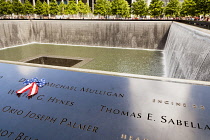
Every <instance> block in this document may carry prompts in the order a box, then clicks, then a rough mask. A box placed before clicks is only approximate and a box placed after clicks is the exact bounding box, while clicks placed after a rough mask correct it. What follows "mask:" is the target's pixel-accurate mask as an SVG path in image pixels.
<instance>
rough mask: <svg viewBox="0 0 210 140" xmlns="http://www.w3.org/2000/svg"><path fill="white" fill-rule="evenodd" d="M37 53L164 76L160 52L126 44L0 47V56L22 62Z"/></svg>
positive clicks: (112, 69)
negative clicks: (121, 45) (112, 46)
mask: <svg viewBox="0 0 210 140" xmlns="http://www.w3.org/2000/svg"><path fill="white" fill-rule="evenodd" d="M39 57H51V58H52V57H54V58H67V59H76V60H83V61H82V62H81V63H80V64H77V65H74V66H72V67H76V68H83V69H91V70H101V71H110V72H119V73H131V74H139V75H151V76H164V63H163V59H164V56H163V52H162V51H159V50H140V49H126V48H105V47H87V46H86V47H85V46H68V45H53V44H29V45H24V46H18V47H12V48H7V49H2V50H0V59H1V60H9V61H19V62H26V61H29V60H32V59H35V58H39Z"/></svg>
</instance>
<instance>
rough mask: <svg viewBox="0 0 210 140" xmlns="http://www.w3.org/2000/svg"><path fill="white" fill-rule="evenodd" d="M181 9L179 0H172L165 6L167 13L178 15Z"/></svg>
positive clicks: (173, 15)
mask: <svg viewBox="0 0 210 140" xmlns="http://www.w3.org/2000/svg"><path fill="white" fill-rule="evenodd" d="M180 10H181V4H180V2H179V0H171V1H170V2H169V3H168V4H167V5H166V7H165V15H166V16H172V17H178V16H179V14H180Z"/></svg>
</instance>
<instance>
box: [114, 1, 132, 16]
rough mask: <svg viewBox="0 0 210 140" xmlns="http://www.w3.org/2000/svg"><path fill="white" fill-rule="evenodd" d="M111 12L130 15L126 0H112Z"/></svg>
mask: <svg viewBox="0 0 210 140" xmlns="http://www.w3.org/2000/svg"><path fill="white" fill-rule="evenodd" d="M112 14H113V15H119V16H121V17H129V16H130V6H129V4H128V2H127V1H126V0H113V1H112Z"/></svg>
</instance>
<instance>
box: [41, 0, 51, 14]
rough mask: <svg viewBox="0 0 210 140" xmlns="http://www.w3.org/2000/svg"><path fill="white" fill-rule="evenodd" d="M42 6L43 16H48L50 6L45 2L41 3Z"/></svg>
mask: <svg viewBox="0 0 210 140" xmlns="http://www.w3.org/2000/svg"><path fill="white" fill-rule="evenodd" d="M42 6H43V14H44V15H48V14H50V6H49V5H48V4H47V3H46V2H43V4H42Z"/></svg>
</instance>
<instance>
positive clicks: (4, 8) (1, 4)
mask: <svg viewBox="0 0 210 140" xmlns="http://www.w3.org/2000/svg"><path fill="white" fill-rule="evenodd" d="M12 13H13V5H12V3H11V2H10V1H5V0H0V15H10V14H12Z"/></svg>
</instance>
